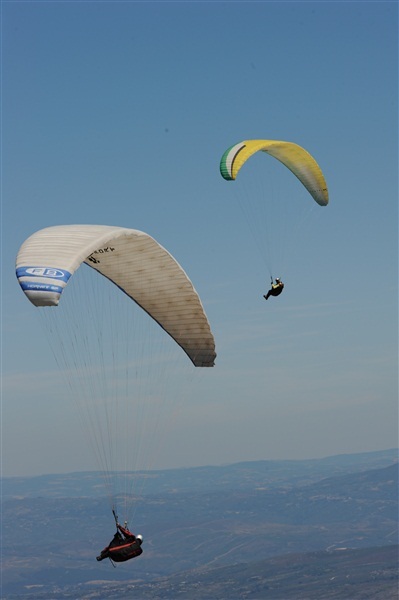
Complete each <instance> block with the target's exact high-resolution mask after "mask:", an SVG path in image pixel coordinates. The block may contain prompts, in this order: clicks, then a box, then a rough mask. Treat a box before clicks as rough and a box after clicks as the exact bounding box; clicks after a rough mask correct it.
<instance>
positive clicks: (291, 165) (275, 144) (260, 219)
mask: <svg viewBox="0 0 399 600" xmlns="http://www.w3.org/2000/svg"><path fill="white" fill-rule="evenodd" d="M257 153H266V154H269V155H270V156H272V157H274V158H276V159H277V160H278V161H279V162H280V163H282V165H284V167H286V168H287V169H289V170H290V171H291V172H292V173H293V174H294V175H295V176H296V177H297V178H298V180H299V181H300V182H301V183H302V185H303V186H304V188H306V190H307V191H308V192H309V194H310V195H311V197H312V198H313V200H314V201H315V202H316V203H317V204H318V205H319V206H326V205H327V204H328V201H329V197H328V189H327V183H326V180H325V177H324V175H323V172H322V170H321V169H320V167H319V165H318V163H317V162H316V160H315V159H314V158H313V156H312V155H311V154H309V152H307V151H306V150H305V149H304V148H302V147H301V146H299V145H298V144H295V143H293V142H284V141H278V140H244V141H242V142H239V143H238V144H235V145H233V146H231V147H229V148H228V149H227V150H226V151H225V152H224V153H223V156H222V158H221V160H220V173H221V175H222V177H223V178H224V179H225V180H227V181H231V180H236V178H237V176H238V175H239V174H240V178H241V177H243V178H244V175H241V169H243V170H245V165H246V163H247V161H250V159H251V158H252V157H253V156H254V155H255V154H257ZM258 170H259V171H262V172H263V171H265V170H266V169H264V168H261V167H260V165H259V163H258ZM251 178H252V175H251ZM249 183H251V182H249ZM252 183H253V182H252ZM247 184H248V181H247ZM244 188H245V186H243V189H241V196H240V195H239V197H238V200H239V203H240V204H241V205H242V206H241V207H242V209H243V212H244V214H245V216H246V218H247V220H248V223H249V225H250V227H251V229H252V231H253V235H254V237H255V238H257V240H256V241H257V242H258V245H259V247H263V248H264V250H263V254H264V255H265V260H266V264H267V267H268V269H269V273H270V276H271V280H272V288H271V290H270V293H271V295H277V293H275V292H278V293H281V291H282V287H281V285H280V284H279V282H280V279H279V278H277V280H276V283H273V274H272V271H273V265H272V262H273V258H272V253H273V250H274V248H271V246H272V245H273V244H274V245H275V244H276V240H273V241H272V242H270V239H271V238H272V234H273V233H274V232H273V229H278V234H277V236H276V237H278V238H280V237H282V236H280V233H281V222H282V220H283V215H284V212H283V211H284V210H287V205H288V203H287V201H286V200H287V199H286V197H284V198H283V200H282V201H281V202H279V207H278V210H277V211H275V212H274V213H273V214H272V211H271V204H272V200H273V198H272V196H273V195H275V190H273V192H270V191H268V192H265V190H264V189H263V188H262V185H259V182H258V181H257V182H256V187H255V186H254V188H250V186H249V185H247V189H244ZM261 188H262V189H261ZM283 195H284V194H283ZM273 210H275V209H273ZM290 211H291V208H290ZM276 214H277V215H278V216H277V218H276ZM290 218H292V215H290ZM276 219H278V224H277V225H276V223H275V222H274V221H275V220H276ZM268 236H269V238H270V239H269V240H268V239H265V238H267V237H268ZM286 237H287V238H289V233H287V234H286ZM282 244H285V240H283V241H282ZM268 297H269V295H268ZM265 298H266V296H265Z"/></svg>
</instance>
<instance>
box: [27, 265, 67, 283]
mask: <svg viewBox="0 0 399 600" xmlns="http://www.w3.org/2000/svg"><path fill="white" fill-rule="evenodd" d="M70 276H71V273H70V272H69V271H64V270H61V269H54V268H53V267H19V268H18V269H17V277H18V279H20V278H21V277H29V278H30V277H44V278H45V279H59V280H61V281H64V282H65V283H66V282H67V281H68V279H69V278H70Z"/></svg>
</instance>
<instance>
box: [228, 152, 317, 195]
mask: <svg viewBox="0 0 399 600" xmlns="http://www.w3.org/2000/svg"><path fill="white" fill-rule="evenodd" d="M259 151H262V152H266V153H267V154H270V155H271V156H274V158H277V160H279V161H280V162H281V163H283V165H285V166H286V167H287V168H288V169H290V171H292V172H293V173H294V175H295V176H296V177H297V178H298V179H299V181H300V182H301V183H302V184H303V185H304V186H305V188H306V189H307V190H308V192H309V193H310V194H311V195H312V197H313V199H314V200H315V201H316V202H317V203H318V204H319V205H320V206H326V205H327V204H328V190H327V183H326V180H325V179H324V175H323V172H322V170H321V169H320V167H319V165H318V164H317V162H316V161H315V159H314V158H313V156H312V155H311V154H309V152H307V151H306V150H305V149H304V148H302V147H301V146H298V144H294V143H293V142H281V141H276V140H244V141H243V142H240V143H238V144H235V145H234V146H231V147H230V148H228V149H227V150H226V152H225V153H224V154H223V156H222V158H221V161H220V173H221V175H222V177H223V178H224V179H227V180H232V179H235V178H236V177H237V175H238V172H239V170H240V169H241V167H242V166H243V165H244V163H245V162H246V161H247V160H248V159H249V158H250V157H251V156H252V155H253V154H255V152H259Z"/></svg>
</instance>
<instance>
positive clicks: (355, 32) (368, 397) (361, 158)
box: [1, 0, 398, 475]
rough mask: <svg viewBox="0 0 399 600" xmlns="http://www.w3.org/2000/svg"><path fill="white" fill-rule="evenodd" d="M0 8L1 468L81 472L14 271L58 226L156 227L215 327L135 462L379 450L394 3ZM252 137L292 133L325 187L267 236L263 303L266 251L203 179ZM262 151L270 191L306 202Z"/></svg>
mask: <svg viewBox="0 0 399 600" xmlns="http://www.w3.org/2000/svg"><path fill="white" fill-rule="evenodd" d="M1 10H2V38H3V41H2V84H3V86H2V87H3V92H2V130H3V133H2V151H3V155H2V238H3V241H2V309H3V312H2V352H3V358H2V373H3V394H2V423H3V425H2V428H3V431H2V433H3V474H4V475H29V474H39V473H48V472H67V471H73V470H80V469H90V468H96V465H95V463H93V462H92V460H91V458H90V454H89V453H88V452H87V451H86V445H85V444H86V440H85V439H84V436H82V435H81V431H80V430H79V427H78V425H77V423H76V414H75V413H74V410H75V408H74V404H73V402H70V403H69V402H68V399H67V398H66V399H65V401H64V400H63V401H62V402H61V401H59V398H60V396H63V395H66V394H65V393H61V390H60V385H61V384H60V382H59V381H58V380H57V367H56V365H55V364H54V359H53V356H52V354H51V351H50V349H49V346H48V343H47V340H46V339H45V338H44V336H43V332H42V325H41V322H40V319H38V318H37V315H36V313H35V311H36V310H37V309H34V308H33V306H32V305H30V304H29V302H28V301H27V299H26V298H25V297H24V294H23V293H22V292H21V290H20V289H19V286H18V283H17V281H16V278H15V274H14V262H15V256H16V254H17V252H18V249H19V247H20V245H21V244H22V242H23V241H24V240H25V239H26V238H27V237H28V236H29V235H31V234H32V233H33V232H35V231H37V230H38V229H41V228H43V227H47V226H50V225H58V224H69V223H98V224H110V225H120V226H125V227H131V228H134V229H141V230H143V231H146V232H147V233H149V234H150V235H152V236H153V237H155V238H156V239H157V240H158V241H159V242H160V243H161V244H162V245H164V246H165V247H166V248H167V249H168V250H169V251H170V252H171V253H172V254H173V255H174V256H175V258H176V259H177V260H178V261H179V262H180V263H181V264H182V266H183V268H184V269H185V270H186V272H187V273H188V275H189V276H190V278H191V280H192V281H193V283H194V285H195V287H196V289H197V291H198V293H199V294H200V296H201V299H202V302H203V304H204V307H205V310H206V312H207V315H208V318H209V321H210V323H211V326H212V329H213V332H214V335H215V339H216V347H217V353H218V357H217V361H216V366H215V368H214V369H213V370H212V371H211V370H206V371H207V372H206V373H202V374H201V387H200V388H198V390H194V391H192V392H190V394H189V397H187V398H186V401H185V402H183V403H182V406H181V410H180V412H179V416H178V417H177V418H175V419H174V421H173V423H172V424H171V425H170V427H169V428H168V429H167V432H166V433H165V441H164V445H163V450H162V452H160V454H159V455H157V456H154V465H153V466H155V467H161V468H164V467H168V468H169V467H175V466H177V467H180V466H195V465H204V464H222V463H231V462H236V461H244V460H255V459H284V458H312V457H321V456H326V455H331V454H341V453H348V452H362V451H372V450H379V449H384V448H389V447H396V446H397V400H398V394H397V391H398V390H397V301H398V296H397V273H398V271H397V222H398V221H397V191H398V190H397V160H398V152H397V130H398V128H397V126H398V123H397V108H398V106H397V104H398V103H397V67H398V65H397V42H398V39H397V22H398V21H397V3H395V2H384V1H381V0H379V1H378V2H249V1H246V2H184V3H182V2H145V3H144V2H117V1H113V2H96V1H93V2H73V1H69V2H3V3H2V9H1ZM251 138H265V139H280V140H288V141H293V142H296V143H298V144H300V145H302V146H304V147H305V148H306V149H307V150H308V151H310V152H311V153H312V154H313V155H314V156H315V158H316V159H317V161H318V162H319V164H320V165H321V167H322V169H323V171H324V174H325V176H326V179H327V182H328V187H329V193H330V204H329V206H328V207H327V208H323V209H320V211H319V212H318V211H317V210H312V212H311V217H310V221H309V223H308V225H307V227H305V228H304V229H303V230H299V233H298V234H297V235H296V236H295V239H294V238H293V237H291V235H290V234H289V233H288V237H287V238H285V239H286V240H287V244H288V246H287V247H286V256H285V259H284V272H283V273H276V275H279V274H281V275H282V276H283V277H284V280H285V283H286V289H285V290H284V293H283V294H282V296H280V297H279V298H278V299H271V300H270V301H268V304H266V303H265V302H264V300H263V298H262V294H263V293H264V292H265V291H266V289H267V283H268V279H269V274H268V272H267V269H266V268H265V262H264V257H263V256H262V253H261V252H260V251H259V249H258V247H257V246H256V243H255V240H254V237H253V236H252V233H251V229H250V227H248V224H247V223H246V221H245V219H244V218H243V214H242V212H241V211H240V207H239V205H238V203H237V202H236V196H235V191H233V188H232V186H233V185H235V183H227V182H225V181H223V180H222V178H221V177H220V174H219V160H220V157H221V155H222V153H223V152H224V150H225V149H226V148H227V147H228V146H230V145H233V144H234V143H237V142H238V141H240V140H243V139H251ZM262 158H263V157H262ZM266 163H268V164H267V167H266V166H265V169H266V168H267V169H268V170H270V171H268V172H271V173H272V174H271V177H274V174H273V173H275V174H276V175H275V176H276V178H277V183H276V187H277V188H278V194H281V195H289V196H290V195H292V196H295V197H296V196H298V200H299V201H302V200H303V201H304V203H305V202H308V199H307V198H306V194H305V193H304V192H303V191H302V190H301V189H300V186H299V184H298V182H297V181H296V180H295V179H294V178H293V176H292V175H291V174H290V173H289V172H288V171H287V173H284V174H281V176H280V169H279V167H280V165H279V164H278V163H276V161H274V160H273V159H271V158H269V157H265V165H266ZM236 183H238V181H237V182H236ZM285 185H286V186H287V188H285ZM278 194H277V196H278ZM273 219H274V220H273V228H274V229H275V230H277V231H280V228H281V229H282V228H283V220H284V219H287V220H288V226H289V227H290V226H291V217H290V215H289V214H288V216H287V214H286V213H284V211H282V212H281V213H279V210H277V211H276V213H275V215H274V216H273ZM289 227H288V229H289ZM277 237H278V236H277ZM284 247H285V246H284ZM44 380H45V382H46V383H45V384H43V381H44ZM199 390H200V391H199ZM71 440H73V448H71ZM49 447H51V452H49ZM182 449H184V450H182Z"/></svg>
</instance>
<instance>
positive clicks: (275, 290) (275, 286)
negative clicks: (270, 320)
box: [263, 277, 284, 300]
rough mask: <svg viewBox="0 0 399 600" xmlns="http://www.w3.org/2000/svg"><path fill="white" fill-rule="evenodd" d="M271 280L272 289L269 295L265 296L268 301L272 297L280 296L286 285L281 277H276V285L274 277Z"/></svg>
mask: <svg viewBox="0 0 399 600" xmlns="http://www.w3.org/2000/svg"><path fill="white" fill-rule="evenodd" d="M271 280H272V281H271V288H270V290H269V291H268V292H267V294H266V295H264V296H263V297H264V299H265V300H268V298H269V297H270V296H279V295H280V294H281V292H282V291H283V289H284V283H283V282H282V281H281V279H280V278H279V277H276V283H273V277H271Z"/></svg>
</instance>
